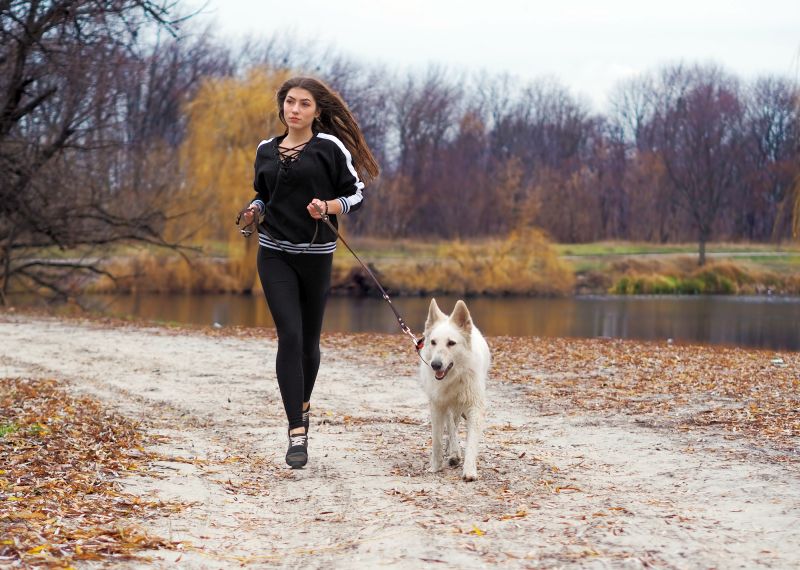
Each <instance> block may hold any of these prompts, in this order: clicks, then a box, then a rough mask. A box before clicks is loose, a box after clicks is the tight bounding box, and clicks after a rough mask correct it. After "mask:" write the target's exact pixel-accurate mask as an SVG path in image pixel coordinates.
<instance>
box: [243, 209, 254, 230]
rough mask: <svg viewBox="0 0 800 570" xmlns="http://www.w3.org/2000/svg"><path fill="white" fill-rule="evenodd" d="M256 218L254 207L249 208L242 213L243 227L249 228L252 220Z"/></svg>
mask: <svg viewBox="0 0 800 570" xmlns="http://www.w3.org/2000/svg"><path fill="white" fill-rule="evenodd" d="M255 217H256V207H255V206H250V207H249V208H247V209H246V210H245V211H244V212H242V222H244V223H243V224H242V225H243V226H249V225H250V224H252V223H253V220H254V219H255Z"/></svg>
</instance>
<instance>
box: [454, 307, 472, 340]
mask: <svg viewBox="0 0 800 570" xmlns="http://www.w3.org/2000/svg"><path fill="white" fill-rule="evenodd" d="M450 320H451V321H453V323H454V324H455V325H456V326H457V327H458V328H460V329H461V330H462V331H464V334H465V336H468V335H469V333H470V332H472V316H470V314H469V309H467V304H466V303H465V302H464V301H462V300H461V299H459V300H458V302H457V303H456V306H455V308H454V309H453V312H452V314H451V315H450Z"/></svg>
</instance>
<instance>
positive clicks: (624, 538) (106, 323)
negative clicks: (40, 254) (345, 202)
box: [0, 312, 800, 568]
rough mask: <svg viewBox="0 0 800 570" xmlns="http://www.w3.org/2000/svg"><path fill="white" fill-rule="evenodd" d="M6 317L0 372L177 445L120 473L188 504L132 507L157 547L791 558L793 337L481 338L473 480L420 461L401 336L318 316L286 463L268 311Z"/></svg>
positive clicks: (424, 560)
mask: <svg viewBox="0 0 800 570" xmlns="http://www.w3.org/2000/svg"><path fill="white" fill-rule="evenodd" d="M478 325H480V323H478ZM0 335H2V338H3V339H4V341H3V343H2V347H0V376H1V377H5V378H14V377H19V378H41V377H46V378H52V379H54V380H56V381H57V382H59V383H60V384H61V385H63V386H64V387H65V388H66V389H67V390H69V391H70V392H71V393H73V394H75V395H83V396H91V397H92V398H95V399H97V400H98V401H99V402H101V403H102V405H103V406H105V407H107V408H109V409H111V410H113V411H114V412H115V413H119V414H122V415H124V416H125V417H127V418H130V419H132V420H135V421H137V422H140V423H141V425H142V426H143V427H144V428H145V429H146V430H147V432H148V434H149V435H151V436H153V437H156V438H157V442H156V443H151V444H150V445H151V447H150V448H148V451H149V452H157V453H159V454H160V455H161V456H162V457H163V458H165V459H164V460H162V461H155V462H153V463H152V464H150V465H149V468H148V471H147V472H146V473H141V474H139V475H138V476H136V477H134V478H130V477H127V478H122V479H120V482H121V483H122V484H123V485H124V488H125V490H126V491H127V492H131V493H134V494H135V495H136V496H140V497H143V498H148V499H151V500H156V499H157V500H161V501H164V502H165V503H169V504H175V503H179V504H185V505H188V506H187V508H186V509H185V510H181V511H179V512H173V513H170V515H171V516H170V517H169V518H167V516H166V514H167V513H164V516H161V517H155V518H150V519H147V520H142V521H140V522H141V524H142V525H143V528H144V529H145V530H146V531H147V533H149V536H162V537H165V538H167V539H168V541H169V544H170V545H173V546H171V548H172V549H171V550H161V549H158V548H156V549H151V550H148V551H147V554H148V555H149V556H151V557H152V560H153V561H152V562H151V563H150V565H151V566H153V567H162V566H167V565H169V564H170V563H172V562H173V561H175V560H176V559H179V560H181V561H182V562H183V563H185V564H189V565H192V566H193V567H201V568H206V567H208V568H211V567H213V568H220V567H240V566H241V565H242V564H244V565H245V566H251V565H259V566H263V565H270V566H277V567H296V566H304V567H313V568H323V567H325V568H337V567H345V566H346V567H353V565H356V566H370V565H377V564H390V565H392V566H393V567H397V568H418V567H420V566H426V565H433V564H436V565H437V567H460V568H478V567H491V566H495V565H496V566H500V565H502V566H503V567H510V568H527V567H531V566H534V567H537V568H556V567H559V568H563V567H574V568H589V567H598V566H608V567H620V568H621V567H631V565H634V566H648V567H664V568H671V567H686V566H692V567H697V566H702V567H714V566H716V567H719V566H724V565H726V564H727V563H728V562H729V561H730V560H736V561H737V563H740V564H742V565H744V566H755V565H759V566H764V567H768V568H786V567H792V566H796V565H798V564H800V553H798V551H797V550H796V549H795V548H792V546H791V545H793V544H796V543H797V542H798V540H800V530H798V528H800V527H798V525H797V521H798V520H800V449H799V448H798V438H800V416H799V414H800V412H798V410H800V401H798V396H797V394H798V388H800V386H798V382H800V381H799V380H798V378H800V356H798V355H797V354H796V353H787V352H779V351H758V350H744V349H726V348H708V347H698V346H689V345H676V344H668V343H637V342H626V341H609V340H584V341H578V340H565V339H544V338H536V337H527V338H514V337H489V339H488V340H489V344H490V346H491V349H492V353H493V368H492V373H491V376H490V385H489V413H488V423H487V430H486V438H485V442H484V444H483V445H482V448H481V456H480V463H479V474H480V477H481V479H480V480H479V481H478V482H476V483H475V484H471V485H470V484H465V483H464V482H462V481H461V480H460V478H459V476H458V471H457V470H456V469H447V470H446V471H445V472H444V473H441V474H431V473H428V472H427V471H426V465H427V458H426V455H427V450H428V448H429V425H428V415H427V412H426V404H425V401H424V398H423V397H422V395H421V394H420V392H419V390H418V389H417V388H416V385H415V371H416V367H417V365H418V361H417V359H416V357H415V356H414V354H413V351H411V350H410V349H409V347H408V346H407V345H408V342H407V339H405V338H404V337H402V336H401V335H380V334H359V335H337V334H326V335H325V336H324V338H323V363H322V367H321V370H320V379H319V382H318V387H317V390H316V392H315V399H314V404H313V406H314V416H313V419H312V432H311V442H310V449H311V460H310V463H309V465H308V467H307V468H306V469H304V470H302V471H291V470H288V469H287V468H286V467H285V466H284V465H283V464H282V454H283V451H284V449H283V447H284V444H285V441H284V440H285V435H284V425H283V424H284V419H283V417H282V415H283V414H282V409H281V406H280V398H279V394H278V392H277V388H276V386H275V380H274V377H273V373H272V362H273V361H274V356H275V349H276V343H275V336H274V331H272V330H271V329H214V328H208V327H158V326H153V325H150V324H146V323H138V324H129V323H123V322H121V321H115V320H109V319H94V320H86V319H79V318H75V319H63V318H62V319H54V318H50V317H45V316H34V315H28V314H15V313H8V312H2V313H0ZM168 458H173V459H172V460H169V459H168ZM0 492H3V493H7V490H2V489H0ZM4 524H6V522H3V521H0V525H4ZM287 529H299V530H297V532H288V531H287ZM4 534H5V533H4ZM153 544H157V542H155V541H154V543H153ZM176 545H177V546H176ZM175 549H178V550H180V552H179V553H178V552H175ZM117 564H119V563H117ZM135 566H136V567H141V566H142V562H138V563H136V564H135Z"/></svg>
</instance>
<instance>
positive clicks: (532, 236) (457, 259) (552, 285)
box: [380, 228, 574, 295]
mask: <svg viewBox="0 0 800 570" xmlns="http://www.w3.org/2000/svg"><path fill="white" fill-rule="evenodd" d="M436 258H437V261H436V263H433V264H418V265H417V267H416V268H415V270H413V271H409V270H408V267H407V266H405V267H397V268H392V267H386V268H380V269H381V274H382V275H384V276H385V278H386V284H385V285H387V286H388V287H389V288H390V289H393V290H395V291H404V292H419V293H434V292H448V293H455V294H460V295H481V294H486V295H566V294H569V293H570V292H571V291H572V288H573V285H574V274H573V272H572V269H571V268H570V267H569V266H568V265H567V264H566V263H564V262H563V261H561V259H560V258H559V256H558V254H557V252H556V251H555V249H554V248H553V247H552V245H551V243H550V241H549V240H548V239H547V238H546V237H545V235H544V234H543V233H542V232H541V231H540V230H538V229H533V228H526V229H523V230H518V231H515V232H512V233H511V234H510V235H509V236H508V238H506V239H505V240H502V241H490V242H481V243H480V244H470V243H466V242H461V241H456V242H450V243H447V244H443V245H442V246H441V247H440V250H439V252H438V253H437V255H436Z"/></svg>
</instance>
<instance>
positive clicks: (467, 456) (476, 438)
mask: <svg viewBox="0 0 800 570" xmlns="http://www.w3.org/2000/svg"><path fill="white" fill-rule="evenodd" d="M484 414H485V412H484V410H483V408H481V407H472V408H469V409H468V410H467V411H466V414H465V415H466V416H467V422H466V423H467V441H466V444H465V446H464V474H463V478H464V481H475V480H476V479H477V478H478V444H479V443H480V441H481V439H482V438H483V422H484Z"/></svg>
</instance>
